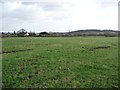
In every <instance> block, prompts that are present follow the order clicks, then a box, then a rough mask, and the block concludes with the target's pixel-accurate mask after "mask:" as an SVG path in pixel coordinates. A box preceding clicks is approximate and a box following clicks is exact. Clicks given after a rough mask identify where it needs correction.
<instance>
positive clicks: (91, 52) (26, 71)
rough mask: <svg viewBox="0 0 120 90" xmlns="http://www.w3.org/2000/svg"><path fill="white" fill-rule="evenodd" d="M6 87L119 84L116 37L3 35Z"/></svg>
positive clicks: (66, 86) (106, 86)
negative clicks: (7, 36) (16, 36)
mask: <svg viewBox="0 0 120 90" xmlns="http://www.w3.org/2000/svg"><path fill="white" fill-rule="evenodd" d="M2 46H3V47H2V49H3V52H1V54H2V57H3V59H2V69H3V73H2V78H3V87H12V88H16V87H17V88H28V87H29V88H30V87H31V88H71V87H72V88H111V87H118V86H117V84H118V38H117V37H23V38H22V37H19V38H3V39H2Z"/></svg>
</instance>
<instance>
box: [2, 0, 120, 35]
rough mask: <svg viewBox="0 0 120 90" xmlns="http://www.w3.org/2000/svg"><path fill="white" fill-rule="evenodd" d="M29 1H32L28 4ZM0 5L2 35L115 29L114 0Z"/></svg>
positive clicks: (14, 2)
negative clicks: (8, 33)
mask: <svg viewBox="0 0 120 90" xmlns="http://www.w3.org/2000/svg"><path fill="white" fill-rule="evenodd" d="M31 1H32V2H31ZM31 1H29V2H28V1H27V2H23V1H22V0H21V1H17V0H13V1H8V0H3V2H2V3H1V2H0V8H1V10H0V13H2V14H1V15H0V16H1V17H2V18H1V21H2V22H0V23H1V25H2V26H0V27H1V28H2V32H14V31H18V30H20V29H21V28H24V29H26V30H27V31H33V32H36V33H38V32H70V31H75V30H86V29H88V28H97V29H100V30H104V29H107V30H118V22H117V21H118V0H101V1H98V0H94V1H93V0H84V1H83V0H74V1H72V0H61V1H59V2H58V1H57V0H49V1H48V0H46V1H44V2H43V1H42V0H39V2H36V1H33V0H31Z"/></svg>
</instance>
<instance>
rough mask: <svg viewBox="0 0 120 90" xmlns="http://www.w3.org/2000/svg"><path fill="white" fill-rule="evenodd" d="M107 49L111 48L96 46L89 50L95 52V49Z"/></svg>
mask: <svg viewBox="0 0 120 90" xmlns="http://www.w3.org/2000/svg"><path fill="white" fill-rule="evenodd" d="M108 48H111V46H98V47H94V48H92V49H90V51H93V50H97V49H108Z"/></svg>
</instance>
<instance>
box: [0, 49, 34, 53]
mask: <svg viewBox="0 0 120 90" xmlns="http://www.w3.org/2000/svg"><path fill="white" fill-rule="evenodd" d="M30 50H33V49H24V50H11V51H3V52H0V54H7V53H15V52H24V51H30Z"/></svg>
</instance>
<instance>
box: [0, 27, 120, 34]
mask: <svg viewBox="0 0 120 90" xmlns="http://www.w3.org/2000/svg"><path fill="white" fill-rule="evenodd" d="M21 29H24V28H21ZM19 30H20V29H19ZM19 30H17V31H10V32H9V31H0V33H14V32H18V31H19ZM25 30H26V29H25ZM90 30H92V31H96V30H98V31H106V30H107V31H115V32H118V31H119V30H111V29H84V30H83V29H80V30H74V31H67V32H47V31H42V32H47V33H68V32H76V31H90ZM26 31H27V30H26ZM29 32H33V31H27V33H29ZM34 33H41V32H34Z"/></svg>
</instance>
